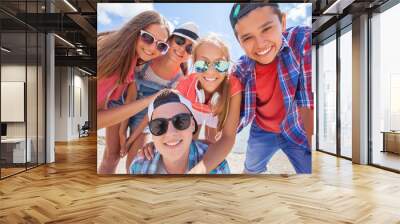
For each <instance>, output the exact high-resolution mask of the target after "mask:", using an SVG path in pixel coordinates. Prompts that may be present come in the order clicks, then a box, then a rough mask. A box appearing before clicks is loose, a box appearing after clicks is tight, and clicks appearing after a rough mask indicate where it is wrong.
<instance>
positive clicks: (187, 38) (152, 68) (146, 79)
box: [119, 22, 199, 171]
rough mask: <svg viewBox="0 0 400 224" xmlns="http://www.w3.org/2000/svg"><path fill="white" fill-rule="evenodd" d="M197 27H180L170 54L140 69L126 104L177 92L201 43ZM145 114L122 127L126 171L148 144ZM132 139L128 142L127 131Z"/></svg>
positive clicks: (124, 123) (174, 36)
mask: <svg viewBox="0 0 400 224" xmlns="http://www.w3.org/2000/svg"><path fill="white" fill-rule="evenodd" d="M198 37H199V35H198V26H197V25H196V24H195V23H193V22H187V23H184V24H182V25H181V26H179V27H177V28H176V29H175V30H174V31H173V32H172V34H171V36H170V37H169V39H168V45H169V50H168V52H167V53H166V54H165V55H163V56H161V57H158V58H156V59H153V60H152V61H150V62H148V63H145V64H144V65H142V66H140V67H138V69H137V70H136V71H135V82H134V83H133V84H132V85H130V86H129V88H128V90H127V94H126V98H125V101H126V102H131V101H134V100H138V99H141V98H144V97H146V96H149V95H152V94H154V93H156V92H158V91H159V90H161V89H164V88H175V87H176V85H177V83H178V80H179V79H180V78H181V77H183V76H185V75H186V73H187V67H188V66H187V62H188V59H189V57H190V55H191V54H192V47H193V44H194V43H195V41H196V40H197V39H198ZM145 114H146V110H143V111H142V112H140V113H139V114H136V115H135V116H133V117H131V118H130V119H129V122H128V121H125V122H123V123H122V125H121V127H120V134H119V135H120V147H121V153H120V155H121V157H123V156H125V155H126V154H127V153H128V155H127V160H126V161H127V162H126V169H127V171H129V166H130V164H131V162H132V160H133V158H134V157H135V155H136V151H137V150H138V149H140V148H142V146H143V144H144V143H145V142H146V136H147V135H148V133H149V132H148V128H147V122H148V120H147V119H146V116H145ZM128 126H129V128H130V130H131V131H130V132H131V135H130V137H129V139H128V140H127V139H126V132H127V127H128Z"/></svg>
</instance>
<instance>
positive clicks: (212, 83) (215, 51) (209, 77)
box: [195, 41, 227, 93]
mask: <svg viewBox="0 0 400 224" xmlns="http://www.w3.org/2000/svg"><path fill="white" fill-rule="evenodd" d="M195 54H196V55H195V61H197V60H203V61H205V62H207V63H208V70H207V71H206V72H203V73H197V79H198V80H199V82H200V85H201V88H202V89H204V90H205V91H206V92H207V93H213V92H215V91H216V90H217V89H218V87H219V86H220V85H221V83H222V82H223V81H224V78H225V76H226V74H223V73H220V72H218V71H216V70H215V68H214V63H215V62H216V61H220V60H227V57H226V55H225V54H224V52H223V50H222V49H221V47H220V46H218V45H217V44H216V43H213V42H210V41H206V42H203V43H201V45H199V46H198V47H197V48H196V52H195Z"/></svg>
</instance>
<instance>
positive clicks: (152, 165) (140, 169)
mask: <svg viewBox="0 0 400 224" xmlns="http://www.w3.org/2000/svg"><path fill="white" fill-rule="evenodd" d="M207 149H208V145H207V144H205V143H203V142H200V141H192V144H190V151H189V160H188V163H189V164H188V170H190V169H192V168H193V167H194V166H195V165H196V164H197V163H199V162H200V161H201V160H202V158H203V156H204V154H205V153H206V151H207ZM162 165H163V164H162V159H161V154H160V153H159V152H158V151H157V150H156V151H155V153H154V157H153V159H151V160H147V159H146V158H144V157H136V158H135V159H134V160H133V162H132V165H131V167H130V169H129V170H130V173H131V174H158V171H159V168H160V166H162ZM229 173H230V169H229V165H228V162H227V161H226V160H224V161H222V162H221V163H220V164H219V165H218V166H217V168H215V169H214V170H212V171H211V172H210V174H229Z"/></svg>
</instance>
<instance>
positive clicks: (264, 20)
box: [235, 6, 286, 64]
mask: <svg viewBox="0 0 400 224" xmlns="http://www.w3.org/2000/svg"><path fill="white" fill-rule="evenodd" d="M285 27H286V17H285V15H282V22H281V21H280V18H279V16H278V15H277V14H276V13H275V12H274V9H273V8H272V7H270V6H265V7H261V8H257V9H254V10H253V11H251V12H250V13H249V14H248V15H245V16H244V17H242V18H241V19H240V20H239V21H238V22H237V24H236V26H235V30H236V34H237V38H238V40H239V43H240V45H241V47H242V48H243V50H244V51H245V52H246V54H247V56H248V57H250V58H251V59H253V60H255V61H257V62H258V63H260V64H269V63H271V62H272V61H273V60H274V59H275V57H276V55H277V54H278V52H279V50H280V48H281V46H282V32H283V31H284V30H285Z"/></svg>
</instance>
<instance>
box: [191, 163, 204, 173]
mask: <svg viewBox="0 0 400 224" xmlns="http://www.w3.org/2000/svg"><path fill="white" fill-rule="evenodd" d="M188 174H207V168H206V166H205V165H204V163H203V161H200V162H199V163H198V164H197V165H196V166H194V167H193V168H192V169H191V170H189V172H188Z"/></svg>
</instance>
